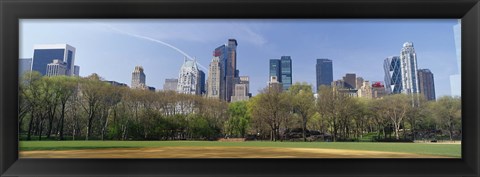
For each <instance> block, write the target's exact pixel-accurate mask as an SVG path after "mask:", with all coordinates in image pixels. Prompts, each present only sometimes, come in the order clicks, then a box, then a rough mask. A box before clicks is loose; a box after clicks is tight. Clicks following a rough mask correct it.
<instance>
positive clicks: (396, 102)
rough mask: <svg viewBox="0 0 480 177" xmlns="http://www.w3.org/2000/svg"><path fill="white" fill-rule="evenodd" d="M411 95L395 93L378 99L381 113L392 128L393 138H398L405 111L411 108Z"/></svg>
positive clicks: (405, 115)
mask: <svg viewBox="0 0 480 177" xmlns="http://www.w3.org/2000/svg"><path fill="white" fill-rule="evenodd" d="M411 103H412V102H411V97H410V96H408V95H405V94H395V95H389V96H386V97H384V98H383V99H381V100H380V104H381V105H382V107H381V111H382V114H384V115H385V116H387V117H388V118H389V119H390V121H391V123H392V125H393V128H394V132H395V139H397V140H398V139H400V137H399V130H400V126H401V125H402V123H403V120H404V119H405V118H406V117H407V112H408V111H409V110H410V109H411V108H412V104H411Z"/></svg>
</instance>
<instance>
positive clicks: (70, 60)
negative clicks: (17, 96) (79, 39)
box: [32, 44, 75, 76]
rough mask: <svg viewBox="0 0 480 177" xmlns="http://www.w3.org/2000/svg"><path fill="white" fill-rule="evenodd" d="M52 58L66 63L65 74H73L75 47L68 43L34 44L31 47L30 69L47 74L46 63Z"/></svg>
mask: <svg viewBox="0 0 480 177" xmlns="http://www.w3.org/2000/svg"><path fill="white" fill-rule="evenodd" d="M53 60H61V61H63V62H65V63H66V64H67V72H66V73H67V74H66V75H67V76H72V75H73V74H74V66H75V48H74V47H72V46H70V45H68V44H48V45H35V46H34V49H33V59H32V70H33V71H38V72H39V73H40V74H41V75H46V74H47V65H48V64H50V63H52V62H53Z"/></svg>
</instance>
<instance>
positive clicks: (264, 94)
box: [250, 85, 289, 141]
mask: <svg viewBox="0 0 480 177" xmlns="http://www.w3.org/2000/svg"><path fill="white" fill-rule="evenodd" d="M286 96H287V95H286V94H285V93H282V87H281V86H280V85H271V86H267V87H266V88H264V89H263V90H262V91H260V93H259V94H258V95H257V96H255V97H254V98H252V104H250V109H251V110H252V111H251V112H252V117H253V118H254V119H257V120H258V122H261V123H265V124H266V125H267V126H268V127H269V128H270V140H272V141H277V140H278V139H279V134H280V133H279V129H280V126H281V123H282V121H281V120H282V118H283V117H284V116H285V115H286V114H288V113H289V110H288V109H287V108H288V106H287V105H288V104H287V103H288V100H287V97H286Z"/></svg>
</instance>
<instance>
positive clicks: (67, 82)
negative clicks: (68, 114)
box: [51, 76, 78, 140]
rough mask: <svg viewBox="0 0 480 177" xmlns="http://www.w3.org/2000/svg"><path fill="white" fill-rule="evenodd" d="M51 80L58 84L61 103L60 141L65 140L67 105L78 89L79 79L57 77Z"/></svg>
mask: <svg viewBox="0 0 480 177" xmlns="http://www.w3.org/2000/svg"><path fill="white" fill-rule="evenodd" d="M51 79H52V81H53V82H56V85H57V88H56V89H57V90H56V94H57V95H58V99H59V103H60V120H59V133H60V136H59V139H60V140H63V139H64V131H63V130H64V124H65V110H66V105H67V102H68V101H69V100H70V98H71V97H72V95H73V94H74V93H76V89H77V87H78V78H75V77H66V76H56V77H52V78H51Z"/></svg>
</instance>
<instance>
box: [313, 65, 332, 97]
mask: <svg viewBox="0 0 480 177" xmlns="http://www.w3.org/2000/svg"><path fill="white" fill-rule="evenodd" d="M316 71H317V91H318V88H320V86H321V85H325V86H330V85H331V84H332V82H333V64H332V60H329V59H317V64H316Z"/></svg>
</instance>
